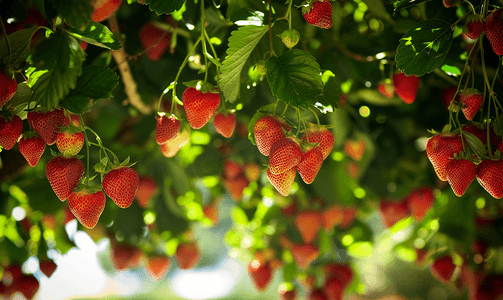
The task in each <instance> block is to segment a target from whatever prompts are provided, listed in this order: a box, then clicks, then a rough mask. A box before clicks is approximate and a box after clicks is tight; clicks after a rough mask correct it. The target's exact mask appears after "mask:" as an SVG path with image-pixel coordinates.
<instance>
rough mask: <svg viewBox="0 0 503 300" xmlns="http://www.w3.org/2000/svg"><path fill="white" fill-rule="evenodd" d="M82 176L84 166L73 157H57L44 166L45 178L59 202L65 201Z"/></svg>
mask: <svg viewBox="0 0 503 300" xmlns="http://www.w3.org/2000/svg"><path fill="white" fill-rule="evenodd" d="M83 174H84V164H83V163H82V161H80V159H78V158H75V157H69V158H67V157H64V156H57V157H55V158H53V159H51V160H50V161H49V162H48V163H47V165H46V166H45V176H46V177H47V179H48V180H49V183H50V184H51V187H52V189H53V190H54V193H55V194H56V196H58V198H59V200H61V201H65V200H66V199H67V198H68V197H69V196H70V194H71V193H72V191H73V189H75V188H76V187H77V184H78V183H79V181H80V178H82V175H83Z"/></svg>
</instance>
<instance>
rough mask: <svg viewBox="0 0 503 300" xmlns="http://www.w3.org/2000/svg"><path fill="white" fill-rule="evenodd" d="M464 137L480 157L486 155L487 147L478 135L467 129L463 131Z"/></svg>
mask: <svg viewBox="0 0 503 300" xmlns="http://www.w3.org/2000/svg"><path fill="white" fill-rule="evenodd" d="M463 137H464V139H465V140H466V143H467V144H468V146H470V148H471V149H472V150H473V152H475V154H477V156H478V157H485V156H486V151H487V150H486V147H485V146H484V144H483V143H482V141H481V140H480V139H479V138H478V137H476V136H474V135H473V134H471V133H469V132H466V131H463Z"/></svg>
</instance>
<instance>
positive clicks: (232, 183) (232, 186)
mask: <svg viewBox="0 0 503 300" xmlns="http://www.w3.org/2000/svg"><path fill="white" fill-rule="evenodd" d="M249 184H250V183H249V182H248V180H247V179H246V177H244V176H243V175H239V176H237V177H236V178H234V179H224V186H225V187H226V188H227V190H228V191H229V194H230V195H231V197H232V199H234V200H236V201H239V200H241V198H243V190H244V189H245V188H246V187H247V186H248V185H249Z"/></svg>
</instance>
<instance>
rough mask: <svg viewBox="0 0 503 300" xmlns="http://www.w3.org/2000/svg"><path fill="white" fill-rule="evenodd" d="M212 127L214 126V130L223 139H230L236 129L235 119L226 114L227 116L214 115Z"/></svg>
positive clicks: (231, 115) (232, 115) (230, 114)
mask: <svg viewBox="0 0 503 300" xmlns="http://www.w3.org/2000/svg"><path fill="white" fill-rule="evenodd" d="M213 125H215V129H216V130H217V132H218V133H220V134H221V135H222V136H223V137H226V138H230V137H231V136H232V134H233V133H234V129H235V128H236V117H235V116H234V114H232V113H227V116H226V115H224V114H222V113H218V114H217V115H215V119H213Z"/></svg>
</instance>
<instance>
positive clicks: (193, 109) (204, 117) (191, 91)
mask: <svg viewBox="0 0 503 300" xmlns="http://www.w3.org/2000/svg"><path fill="white" fill-rule="evenodd" d="M182 102H183V108H184V109H185V114H186V115H187V121H188V122H189V125H190V127H192V128H194V129H199V128H202V127H203V126H204V125H206V123H208V121H209V119H210V118H211V117H212V116H213V114H214V113H215V111H216V110H217V108H218V106H219V105H220V94H219V93H210V92H207V93H203V92H201V91H198V90H196V89H195V88H193V87H188V88H187V89H186V90H185V91H184V92H183V95H182Z"/></svg>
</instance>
